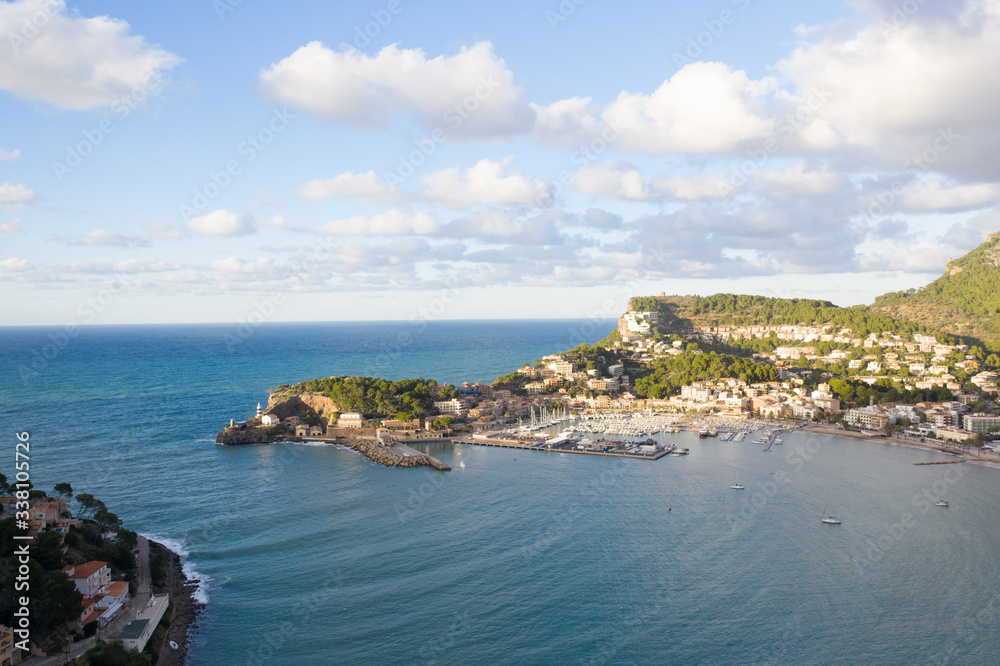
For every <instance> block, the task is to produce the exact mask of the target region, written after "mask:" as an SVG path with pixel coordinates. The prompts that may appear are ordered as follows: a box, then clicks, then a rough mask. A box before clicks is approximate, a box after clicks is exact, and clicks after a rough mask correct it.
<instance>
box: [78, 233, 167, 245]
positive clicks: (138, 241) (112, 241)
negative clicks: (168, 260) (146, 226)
mask: <svg viewBox="0 0 1000 666" xmlns="http://www.w3.org/2000/svg"><path fill="white" fill-rule="evenodd" d="M73 245H108V246H111V247H122V248H125V247H140V246H148V245H149V238H147V237H145V236H128V235H125V234H116V233H112V232H110V231H105V230H104V229H95V230H94V231H91V232H89V233H88V234H87V235H86V236H84V237H83V238H81V239H80V240H79V241H75V242H73Z"/></svg>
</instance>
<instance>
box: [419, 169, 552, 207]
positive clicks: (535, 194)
mask: <svg viewBox="0 0 1000 666" xmlns="http://www.w3.org/2000/svg"><path fill="white" fill-rule="evenodd" d="M513 161H514V158H513V157H512V156H510V157H505V158H504V159H502V160H500V161H495V160H491V159H482V160H480V161H479V162H477V163H476V164H475V165H473V166H471V167H469V168H468V169H466V170H465V171H464V172H463V171H460V170H459V169H458V168H457V167H455V168H450V169H442V170H440V171H435V172H434V173H430V174H427V175H425V176H423V177H421V179H420V181H421V183H422V184H423V186H424V187H423V189H421V190H420V193H419V197H420V198H421V199H422V200H424V201H431V202H434V203H435V204H437V205H439V206H444V207H445V208H453V209H457V210H462V209H466V208H471V207H472V206H476V205H479V204H484V203H492V204H497V205H500V206H515V205H520V206H540V205H543V204H545V205H547V204H548V203H549V201H550V198H551V197H550V196H549V186H548V184H547V183H545V182H544V181H541V180H538V179H536V178H529V177H527V176H525V175H524V174H523V173H521V172H520V171H515V172H513V173H511V174H509V175H504V173H503V172H504V171H505V170H506V169H507V167H508V166H510V164H511V162H513Z"/></svg>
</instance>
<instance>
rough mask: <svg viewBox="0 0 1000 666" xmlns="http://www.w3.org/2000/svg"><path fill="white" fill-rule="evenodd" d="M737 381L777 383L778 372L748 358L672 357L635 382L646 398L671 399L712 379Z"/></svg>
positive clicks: (682, 355)
mask: <svg viewBox="0 0 1000 666" xmlns="http://www.w3.org/2000/svg"><path fill="white" fill-rule="evenodd" d="M725 378H734V379H740V380H742V381H745V382H747V383H749V384H756V383H762V382H776V381H778V380H779V379H780V376H779V373H778V369H777V368H775V367H774V366H772V365H762V364H759V363H754V362H753V361H751V360H749V359H745V358H739V357H736V356H731V355H729V354H718V353H716V352H708V353H702V354H695V353H687V354H679V355H677V356H668V357H666V358H660V359H657V360H656V361H654V362H653V363H652V364H651V365H650V366H649V367H648V369H647V370H646V371H645V372H644V373H643V374H642V375H641V376H640V377H639V378H638V379H636V380H635V392H636V394H638V395H639V396H640V397H643V398H667V397H669V396H672V395H675V394H676V393H678V392H679V391H680V390H681V387H682V386H687V385H688V384H691V383H692V382H696V381H705V380H709V379H725Z"/></svg>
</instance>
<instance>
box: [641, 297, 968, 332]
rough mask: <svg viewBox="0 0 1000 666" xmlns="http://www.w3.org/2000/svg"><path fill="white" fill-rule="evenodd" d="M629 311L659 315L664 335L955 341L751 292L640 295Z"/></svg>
mask: <svg viewBox="0 0 1000 666" xmlns="http://www.w3.org/2000/svg"><path fill="white" fill-rule="evenodd" d="M629 310H630V311H631V312H654V311H655V312H658V313H659V315H660V317H659V321H660V323H659V326H658V328H659V329H660V331H661V332H662V333H663V334H667V335H669V334H674V333H677V334H683V333H684V332H686V331H690V330H691V329H692V328H693V327H696V326H699V327H704V326H782V325H803V326H821V325H830V326H833V327H834V328H835V329H838V330H839V329H843V328H849V329H851V331H852V332H853V335H854V336H855V337H867V336H868V334H869V333H882V332H883V331H894V332H896V333H899V334H902V335H907V336H912V335H913V334H914V333H922V334H926V335H936V336H938V339H939V340H940V341H941V342H943V343H945V344H953V343H955V342H957V340H954V339H953V336H951V335H948V334H947V333H945V332H943V331H942V330H939V329H936V328H934V327H932V326H928V325H926V324H923V323H920V322H911V321H905V320H900V319H897V318H895V317H891V316H888V315H886V314H882V313H880V312H873V311H872V310H871V308H869V307H867V306H864V305H858V306H854V307H850V308H842V307H838V306H836V305H834V304H833V303H830V302H829V301H818V300H812V299H805V298H769V297H767V296H754V295H749V294H713V295H711V296H641V297H637V298H633V299H631V300H630V301H629Z"/></svg>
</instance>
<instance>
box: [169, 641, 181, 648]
mask: <svg viewBox="0 0 1000 666" xmlns="http://www.w3.org/2000/svg"><path fill="white" fill-rule="evenodd" d="M179 647H180V645H178V644H177V643H175V642H173V641H170V648H171V649H173V650H176V649H177V648H179Z"/></svg>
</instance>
